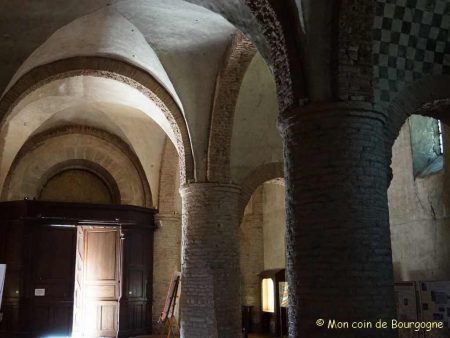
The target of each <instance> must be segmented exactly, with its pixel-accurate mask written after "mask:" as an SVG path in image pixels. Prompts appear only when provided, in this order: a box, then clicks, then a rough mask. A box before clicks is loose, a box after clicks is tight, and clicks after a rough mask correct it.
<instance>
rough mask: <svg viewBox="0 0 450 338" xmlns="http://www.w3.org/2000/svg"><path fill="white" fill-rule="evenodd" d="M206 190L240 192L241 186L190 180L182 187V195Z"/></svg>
mask: <svg viewBox="0 0 450 338" xmlns="http://www.w3.org/2000/svg"><path fill="white" fill-rule="evenodd" d="M205 190H211V191H212V190H214V191H224V192H225V191H226V192H230V193H233V192H234V193H236V194H240V193H241V191H242V188H241V186H239V185H237V184H232V183H213V182H190V183H186V184H184V185H182V186H181V187H180V195H181V196H182V197H183V196H185V195H186V194H188V193H190V192H200V191H205Z"/></svg>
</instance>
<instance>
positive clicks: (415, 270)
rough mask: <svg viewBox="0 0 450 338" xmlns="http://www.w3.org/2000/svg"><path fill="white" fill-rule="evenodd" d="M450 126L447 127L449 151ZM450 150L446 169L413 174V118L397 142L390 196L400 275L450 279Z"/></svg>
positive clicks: (397, 276)
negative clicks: (432, 172) (449, 258)
mask: <svg viewBox="0 0 450 338" xmlns="http://www.w3.org/2000/svg"><path fill="white" fill-rule="evenodd" d="M448 132H450V130H448V128H444V146H445V147H444V152H445V153H447V154H448V153H449V152H448V147H449V146H450V144H448V137H446V134H448ZM445 153H444V169H443V170H441V171H439V172H438V173H436V174H434V175H429V176H426V177H423V178H416V179H414V176H413V165H412V163H413V161H412V153H411V142H410V124H409V123H405V124H404V125H403V128H402V129H401V132H400V135H399V136H398V138H397V140H396V142H395V144H394V147H393V157H392V169H393V180H392V182H391V185H390V187H389V190H388V198H389V213H390V224H391V240H392V256H393V265H394V277H395V280H396V281H407V280H450V263H449V261H448V257H450V246H449V242H450V219H449V210H450V209H449V204H448V202H449V195H450V186H449V185H450V180H449V175H448V169H447V168H448V165H449V159H448V155H447V156H446V154H445Z"/></svg>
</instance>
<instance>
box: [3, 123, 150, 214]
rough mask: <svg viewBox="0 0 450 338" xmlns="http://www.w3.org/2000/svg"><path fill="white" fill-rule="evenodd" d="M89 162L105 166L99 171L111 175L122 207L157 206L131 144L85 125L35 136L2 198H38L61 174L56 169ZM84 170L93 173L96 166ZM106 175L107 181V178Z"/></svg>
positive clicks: (15, 166) (25, 147) (14, 168)
mask: <svg viewBox="0 0 450 338" xmlns="http://www.w3.org/2000/svg"><path fill="white" fill-rule="evenodd" d="M80 135H81V136H82V138H80ZM80 140H81V141H80ZM48 149H50V150H51V153H50V154H49V153H48ZM73 161H75V162H73ZM80 161H81V162H80ZM86 162H90V163H94V166H95V167H96V168H98V167H101V168H102V169H101V171H98V169H97V173H99V174H101V173H104V172H105V171H106V172H107V173H109V175H110V176H111V177H112V178H113V180H112V181H114V182H115V183H116V185H117V188H118V190H119V192H120V197H121V200H120V202H121V203H122V204H133V205H138V206H145V207H151V206H153V205H152V204H153V202H152V196H151V190H150V186H149V184H148V181H147V178H146V176H145V173H144V170H143V168H142V165H141V164H140V161H139V159H138V158H137V156H136V154H134V152H133V151H132V149H131V148H130V147H129V146H128V144H126V143H125V142H123V141H122V140H121V139H120V138H118V137H117V136H115V135H112V134H109V133H107V132H105V131H103V130H99V129H96V128H91V127H84V126H66V127H59V128H56V129H51V130H48V131H45V132H42V133H40V134H36V135H35V136H32V137H31V138H30V139H29V140H28V141H27V142H26V143H25V144H24V145H23V146H22V148H21V150H20V151H19V153H18V154H17V156H16V158H15V159H14V161H13V164H12V165H11V168H10V169H9V172H8V175H7V177H6V180H5V184H4V187H3V191H2V199H3V200H12V199H22V198H24V197H30V198H33V197H37V196H38V194H39V189H41V188H42V185H43V184H44V183H45V179H48V178H49V177H51V176H52V175H54V174H56V173H57V172H56V171H55V170H58V169H61V168H64V166H65V165H67V164H73V163H78V164H80V163H86ZM119 163H120V164H119ZM84 168H87V169H89V168H90V169H91V170H92V168H93V165H90V166H87V167H86V166H84ZM102 176H103V177H104V178H106V180H107V177H108V176H107V175H102Z"/></svg>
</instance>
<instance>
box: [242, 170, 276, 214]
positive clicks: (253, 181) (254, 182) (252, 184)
mask: <svg viewBox="0 0 450 338" xmlns="http://www.w3.org/2000/svg"><path fill="white" fill-rule="evenodd" d="M282 177H284V172H283V163H280V162H272V163H266V164H264V165H262V166H259V167H258V168H256V169H255V170H253V171H252V172H251V173H250V174H249V175H248V176H247V177H246V178H245V179H244V180H243V181H242V183H241V186H242V194H241V210H242V212H244V209H245V206H246V205H247V203H248V202H249V200H250V197H251V196H252V194H253V193H254V192H255V190H256V189H257V188H258V187H259V186H260V185H261V184H263V183H264V182H267V181H270V180H272V179H276V178H282Z"/></svg>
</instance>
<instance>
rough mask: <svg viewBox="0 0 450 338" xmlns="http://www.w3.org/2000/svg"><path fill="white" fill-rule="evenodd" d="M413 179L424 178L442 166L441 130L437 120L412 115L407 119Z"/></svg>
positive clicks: (442, 146) (442, 144)
mask: <svg viewBox="0 0 450 338" xmlns="http://www.w3.org/2000/svg"><path fill="white" fill-rule="evenodd" d="M408 124H409V129H410V135H411V153H412V161H413V173H414V177H424V176H428V175H431V174H434V173H436V172H438V171H440V170H441V169H442V168H443V166H444V161H443V155H444V143H443V137H442V135H443V128H442V124H441V122H440V121H439V120H436V119H433V118H431V117H426V116H420V115H412V116H411V117H410V118H409V119H408Z"/></svg>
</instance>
